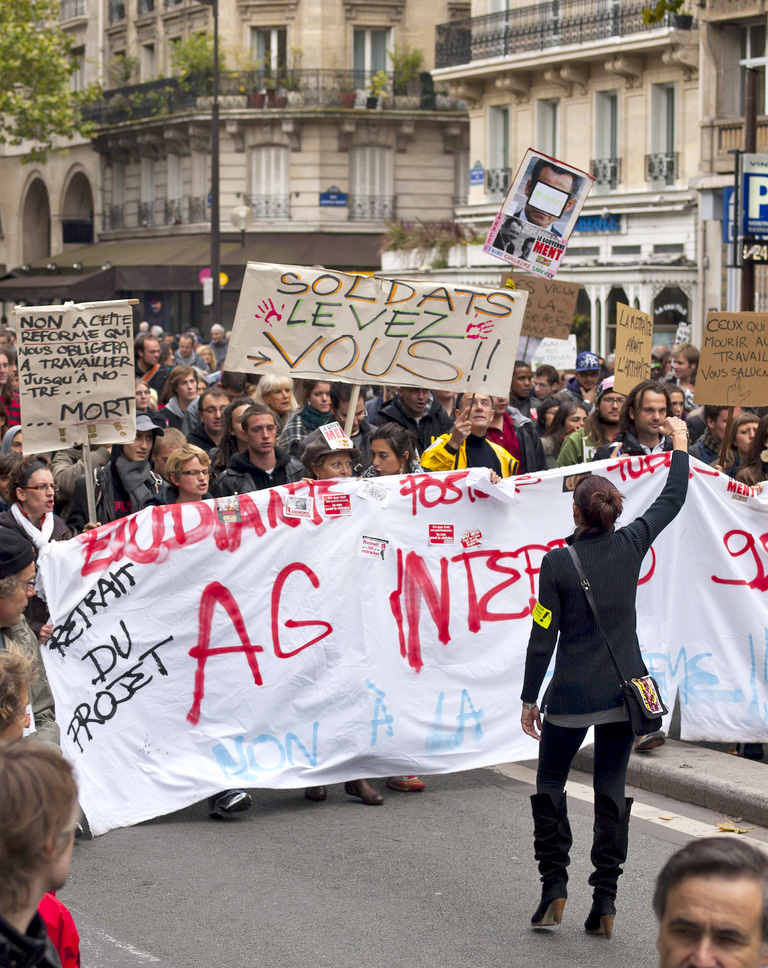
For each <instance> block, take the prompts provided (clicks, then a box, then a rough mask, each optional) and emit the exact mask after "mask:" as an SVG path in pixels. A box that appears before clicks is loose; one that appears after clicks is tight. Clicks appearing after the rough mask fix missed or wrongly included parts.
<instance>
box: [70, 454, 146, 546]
mask: <svg viewBox="0 0 768 968" xmlns="http://www.w3.org/2000/svg"><path fill="white" fill-rule="evenodd" d="M121 452H122V447H121V446H120V445H119V444H118V445H116V446H115V447H113V448H112V458H111V459H110V460H109V461H108V462H107V463H106V464H105V465H104V466H103V467H100V468H99V469H98V470H95V471H94V472H93V474H94V478H95V483H94V489H95V496H96V520H97V521H98V522H99V524H106V523H107V522H108V521H116V520H117V519H118V518H125V517H128V515H129V514H133V511H125V510H123V509H121V508H119V507H115V497H116V495H115V482H114V478H113V474H115V473H117V472H116V471H115V470H114V464H113V463H112V461H113V460H115V459H116V458H117V455H118V454H119V453H121ZM162 483H163V479H162V478H161V477H160V476H159V475H158V474H155V473H154V471H152V470H151V469H150V468H149V467H147V475H146V477H145V479H144V484H143V485H142V487H143V489H144V494H145V496H144V499H143V501H142V505H141V508H136V510H137V511H140V510H141V509H142V508H144V507H146V506H147V502H148V501H149V500H150V498H152V497H154V496H155V494H157V492H158V491H159V490H160V488H161V486H162ZM86 524H88V496H87V493H86V490H85V474H81V475H80V477H78V479H77V481H76V482H75V490H74V492H73V494H72V500H71V501H70V502H69V511H68V512H67V527H68V528H69V529H70V531H72V533H73V534H80V532H81V531H82V530H83V528H84V527H85V525H86Z"/></svg>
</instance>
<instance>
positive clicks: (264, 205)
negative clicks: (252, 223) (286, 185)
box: [245, 195, 291, 219]
mask: <svg viewBox="0 0 768 968" xmlns="http://www.w3.org/2000/svg"><path fill="white" fill-rule="evenodd" d="M245 204H246V205H247V206H248V207H249V208H250V209H251V211H252V212H253V216H254V218H256V219H264V218H290V217H291V196H290V195H246V196H245Z"/></svg>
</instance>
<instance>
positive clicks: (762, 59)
mask: <svg viewBox="0 0 768 968" xmlns="http://www.w3.org/2000/svg"><path fill="white" fill-rule="evenodd" d="M765 65H766V56H765V23H764V22H763V23H761V24H750V25H749V26H748V27H742V28H741V50H740V57H739V75H740V82H741V83H740V106H741V110H740V113H741V114H744V104H745V99H746V91H747V77H746V72H747V69H748V68H752V69H753V70H756V71H757V72H758V74H759V77H758V81H757V113H758V114H765V104H766V98H765V84H766V71H765Z"/></svg>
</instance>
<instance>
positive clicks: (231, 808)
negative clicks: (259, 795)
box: [208, 790, 253, 820]
mask: <svg viewBox="0 0 768 968" xmlns="http://www.w3.org/2000/svg"><path fill="white" fill-rule="evenodd" d="M251 806H253V800H251V795H250V794H249V793H246V792H245V790H224V791H222V792H221V793H217V794H216V795H215V796H213V797H209V798H208V816H209V817H217V818H219V819H221V820H226V819H227V817H230V816H231V815H232V814H233V813H239V812H240V811H241V810H247V809H248V808H249V807H251Z"/></svg>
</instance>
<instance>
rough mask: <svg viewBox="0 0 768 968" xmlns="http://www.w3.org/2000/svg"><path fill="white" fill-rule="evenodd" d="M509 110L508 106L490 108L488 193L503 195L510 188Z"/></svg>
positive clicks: (486, 185) (486, 184) (486, 180)
mask: <svg viewBox="0 0 768 968" xmlns="http://www.w3.org/2000/svg"><path fill="white" fill-rule="evenodd" d="M509 182H510V170H509V108H508V107H507V106H506V105H501V106H494V107H490V108H488V170H487V172H486V179H485V187H486V191H487V192H489V193H491V194H493V195H498V194H503V193H504V192H506V190H507V189H508V188H509Z"/></svg>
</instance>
